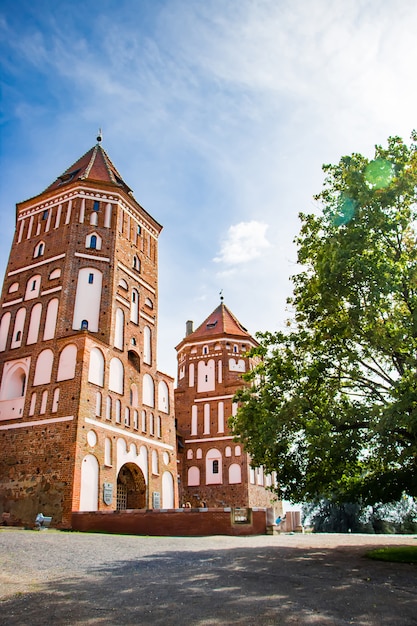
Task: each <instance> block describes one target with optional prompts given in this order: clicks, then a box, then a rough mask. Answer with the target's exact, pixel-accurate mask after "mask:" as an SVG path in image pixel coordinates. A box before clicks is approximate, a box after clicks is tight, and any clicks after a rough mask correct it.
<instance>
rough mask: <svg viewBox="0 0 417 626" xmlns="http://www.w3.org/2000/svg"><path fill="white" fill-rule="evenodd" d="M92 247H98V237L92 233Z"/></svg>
mask: <svg viewBox="0 0 417 626" xmlns="http://www.w3.org/2000/svg"><path fill="white" fill-rule="evenodd" d="M90 248H92V249H93V250H95V249H96V248H97V237H96V235H91V238H90Z"/></svg>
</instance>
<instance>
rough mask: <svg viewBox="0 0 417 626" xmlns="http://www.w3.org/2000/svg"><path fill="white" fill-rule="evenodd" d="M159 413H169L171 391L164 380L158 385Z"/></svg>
mask: <svg viewBox="0 0 417 626" xmlns="http://www.w3.org/2000/svg"><path fill="white" fill-rule="evenodd" d="M158 411H162V413H169V389H168V385H167V384H166V382H165V381H164V380H160V381H159V383H158Z"/></svg>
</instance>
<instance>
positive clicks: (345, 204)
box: [332, 193, 356, 226]
mask: <svg viewBox="0 0 417 626" xmlns="http://www.w3.org/2000/svg"><path fill="white" fill-rule="evenodd" d="M355 209H356V202H355V201H354V200H352V198H349V197H348V196H345V195H344V194H343V193H342V194H340V198H339V201H338V203H337V212H336V213H334V214H333V216H332V219H333V224H334V225H335V226H343V225H344V224H347V223H348V222H350V220H351V219H352V217H353V216H354V215H355Z"/></svg>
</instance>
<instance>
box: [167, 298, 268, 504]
mask: <svg viewBox="0 0 417 626" xmlns="http://www.w3.org/2000/svg"><path fill="white" fill-rule="evenodd" d="M257 345H258V343H257V341H256V340H255V339H253V337H251V336H250V334H249V333H248V331H247V330H246V329H245V328H244V327H243V326H242V324H241V323H240V322H239V321H238V319H237V318H236V317H235V316H234V315H233V313H232V312H231V311H230V310H229V309H228V308H227V306H226V305H225V304H224V303H223V299H222V300H221V303H220V305H219V306H218V307H217V308H216V309H215V310H214V311H213V312H212V313H211V315H209V316H208V318H207V319H206V320H204V322H203V323H202V324H201V325H200V326H199V327H198V328H197V330H195V331H193V328H192V322H187V326H186V337H185V338H184V339H183V340H182V341H181V342H180V343H179V344H178V346H177V347H176V350H177V360H178V385H177V388H176V389H175V415H176V419H177V426H178V431H179V434H180V435H181V438H180V444H181V445H180V451H181V452H180V454H179V461H180V466H179V467H180V477H181V482H180V500H181V501H182V503H183V504H184V503H187V502H189V503H190V504H191V506H201V503H202V502H204V503H205V504H206V505H207V506H208V507H225V506H230V507H257V506H258V507H270V506H271V505H274V506H275V507H276V508H277V509H279V506H278V503H277V502H276V501H275V498H274V497H273V494H272V493H271V491H269V490H268V489H267V487H268V486H269V487H270V486H272V483H273V480H274V477H272V476H270V475H268V476H266V475H264V472H263V470H262V468H252V467H251V466H250V458H249V456H248V454H246V453H245V451H244V449H242V446H241V445H240V444H239V443H237V442H235V441H233V437H232V436H231V433H230V430H229V428H228V425H227V422H228V418H229V417H230V416H231V415H233V414H234V412H235V411H236V409H237V406H236V405H235V403H233V397H234V395H235V393H236V391H237V390H238V389H240V388H241V387H242V386H243V385H244V384H245V383H244V382H243V380H242V374H243V373H244V372H246V371H248V370H249V369H250V368H251V367H252V365H253V363H252V362H251V358H250V357H249V356H248V354H247V353H248V351H249V350H250V349H251V348H253V347H255V346H257Z"/></svg>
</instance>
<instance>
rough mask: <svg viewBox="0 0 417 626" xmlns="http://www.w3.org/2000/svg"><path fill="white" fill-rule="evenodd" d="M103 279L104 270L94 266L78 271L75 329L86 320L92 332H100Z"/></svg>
mask: <svg viewBox="0 0 417 626" xmlns="http://www.w3.org/2000/svg"><path fill="white" fill-rule="evenodd" d="M102 281H103V274H102V272H101V271H100V270H98V269H96V268H94V267H83V268H82V269H80V271H79V272H78V281H77V292H76V295H75V304H74V317H73V321H72V328H73V330H79V329H80V328H81V324H82V322H83V321H84V320H85V321H87V322H88V329H89V330H90V332H93V333H96V332H98V325H99V319H100V303H101V286H102Z"/></svg>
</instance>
